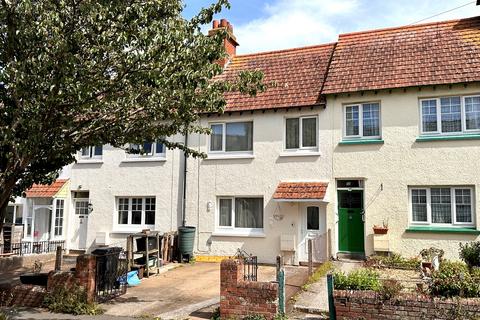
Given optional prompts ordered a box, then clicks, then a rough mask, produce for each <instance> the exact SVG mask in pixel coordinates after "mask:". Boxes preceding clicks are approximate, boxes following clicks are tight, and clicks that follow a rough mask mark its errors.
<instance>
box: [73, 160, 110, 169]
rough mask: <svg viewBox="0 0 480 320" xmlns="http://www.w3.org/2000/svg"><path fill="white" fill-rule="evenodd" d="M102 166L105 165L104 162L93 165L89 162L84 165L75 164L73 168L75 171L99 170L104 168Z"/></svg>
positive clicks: (93, 163) (83, 163)
mask: <svg viewBox="0 0 480 320" xmlns="http://www.w3.org/2000/svg"><path fill="white" fill-rule="evenodd" d="M102 165H103V163H102V162H92V163H88V162H82V163H78V162H74V163H73V166H72V168H73V169H75V170H83V169H99V168H101V167H102Z"/></svg>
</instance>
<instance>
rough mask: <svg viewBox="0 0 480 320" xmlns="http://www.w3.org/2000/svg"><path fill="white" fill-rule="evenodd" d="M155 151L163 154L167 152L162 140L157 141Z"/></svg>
mask: <svg viewBox="0 0 480 320" xmlns="http://www.w3.org/2000/svg"><path fill="white" fill-rule="evenodd" d="M155 153H156V154H163V153H165V146H164V145H163V143H162V142H161V141H160V140H157V141H156V142H155Z"/></svg>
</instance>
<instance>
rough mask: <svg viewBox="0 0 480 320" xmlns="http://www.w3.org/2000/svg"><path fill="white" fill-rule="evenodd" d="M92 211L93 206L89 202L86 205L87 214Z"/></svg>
mask: <svg viewBox="0 0 480 320" xmlns="http://www.w3.org/2000/svg"><path fill="white" fill-rule="evenodd" d="M92 211H93V204H92V203H91V202H89V203H88V213H92Z"/></svg>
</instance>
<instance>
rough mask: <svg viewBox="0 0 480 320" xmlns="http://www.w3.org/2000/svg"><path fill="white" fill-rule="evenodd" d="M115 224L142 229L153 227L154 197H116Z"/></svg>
mask: <svg viewBox="0 0 480 320" xmlns="http://www.w3.org/2000/svg"><path fill="white" fill-rule="evenodd" d="M117 224H118V225H128V226H142V227H143V226H153V225H155V197H118V198H117Z"/></svg>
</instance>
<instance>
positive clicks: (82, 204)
mask: <svg viewBox="0 0 480 320" xmlns="http://www.w3.org/2000/svg"><path fill="white" fill-rule="evenodd" d="M75 214H80V215H87V214H88V200H75Z"/></svg>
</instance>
